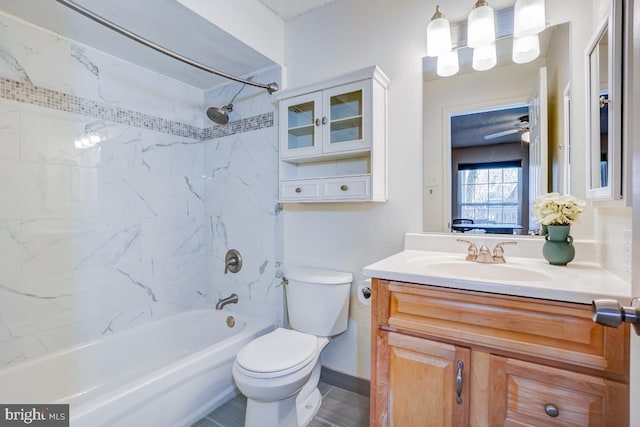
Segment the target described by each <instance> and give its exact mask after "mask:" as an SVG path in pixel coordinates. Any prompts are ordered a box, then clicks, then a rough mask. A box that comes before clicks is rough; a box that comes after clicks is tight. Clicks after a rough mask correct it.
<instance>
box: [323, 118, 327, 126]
mask: <svg viewBox="0 0 640 427" xmlns="http://www.w3.org/2000/svg"><path fill="white" fill-rule="evenodd" d="M322 124H323V125H326V124H327V116H323V117H322Z"/></svg>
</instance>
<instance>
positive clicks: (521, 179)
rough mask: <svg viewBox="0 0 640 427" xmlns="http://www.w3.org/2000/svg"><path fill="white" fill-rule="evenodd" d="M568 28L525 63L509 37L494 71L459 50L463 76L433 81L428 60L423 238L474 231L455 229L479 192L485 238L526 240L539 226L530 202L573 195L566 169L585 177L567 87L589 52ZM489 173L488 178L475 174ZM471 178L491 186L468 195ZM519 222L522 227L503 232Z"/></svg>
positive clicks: (547, 36)
mask: <svg viewBox="0 0 640 427" xmlns="http://www.w3.org/2000/svg"><path fill="white" fill-rule="evenodd" d="M584 18H585V20H586V19H588V18H590V17H586V16H585V17H584ZM571 25H572V23H570V22H565V23H563V24H559V25H555V26H552V27H549V28H547V29H546V30H545V31H543V33H541V35H540V50H541V55H540V57H539V58H537V59H536V60H534V61H532V62H530V63H527V64H515V63H513V61H512V58H511V48H512V39H510V38H507V39H502V40H499V41H498V42H497V43H496V47H497V51H498V64H497V66H496V67H494V68H493V69H491V70H488V71H483V72H477V71H473V70H471V66H470V65H465V62H467V61H468V62H469V64H470V62H471V59H470V56H471V53H472V52H471V50H470V49H466V48H465V49H461V50H460V52H459V54H460V63H461V65H460V72H459V73H458V74H457V75H455V76H452V77H446V78H442V77H438V76H437V75H436V73H435V59H434V58H425V59H424V60H423V72H424V74H423V75H424V81H423V124H424V134H423V138H424V161H423V165H424V200H423V212H424V230H425V231H445V232H449V231H451V230H452V229H453V228H461V227H462V228H469V227H464V226H459V225H456V226H455V227H454V226H452V222H453V220H456V219H461V218H462V219H467V218H465V217H466V216H467V215H466V212H470V211H469V204H468V203H467V205H466V206H463V205H464V204H465V201H464V200H463V199H464V198H465V196H464V195H465V192H467V193H468V192H469V191H472V192H474V193H475V194H480V193H481V194H482V197H484V199H479V200H476V201H472V204H473V203H476V204H477V205H480V204H482V205H483V206H479V210H476V212H475V213H476V217H478V216H479V217H480V218H481V219H480V220H479V222H480V223H483V224H484V223H486V224H487V226H486V227H485V229H482V231H484V232H491V233H495V232H500V233H506V234H527V233H528V232H529V231H530V230H535V229H537V228H538V227H539V226H538V225H537V224H535V222H534V219H533V215H532V212H531V209H530V206H531V205H532V200H534V199H535V197H536V196H537V195H538V194H541V193H546V192H547V191H552V190H553V191H559V192H563V193H565V192H568V191H569V190H568V188H569V177H568V170H569V166H571V168H572V170H574V169H576V168H579V167H580V166H582V168H583V169H582V170H583V171H584V166H583V165H578V164H575V165H574V164H571V165H570V164H569V163H570V158H569V135H570V134H571V133H572V132H571V113H570V111H569V105H570V103H571V102H570V99H571V89H570V88H572V87H573V85H575V84H576V82H573V81H572V80H573V76H574V73H573V71H574V70H575V69H576V68H577V67H576V63H578V64H580V65H581V64H582V50H583V48H581V49H580V51H579V52H577V53H576V54H575V55H574V56H572V55H571ZM582 46H584V44H583V45H582ZM465 56H468V57H469V58H466V57H465ZM574 58H575V60H574ZM577 84H578V85H580V86H581V87H584V83H583V82H579V83H577ZM541 89H542V90H541ZM545 98H546V100H545ZM543 107H548V108H543ZM459 122H462V123H459ZM455 128H458V129H460V128H462V129H465V128H466V129H467V131H466V134H467V136H463V137H462V139H466V140H467V141H464V142H461V141H459V139H460V138H458V137H457V136H456V132H457V131H456V129H455ZM544 137H546V139H545V138H544ZM532 147H533V148H535V149H534V150H532V149H531V148H532ZM461 159H462V160H461ZM483 168H485V169H487V171H486V172H485V171H481V172H476V171H477V170H480V169H483ZM471 175H477V176H474V177H473V179H474V182H475V183H478V182H482V183H484V181H486V182H487V183H488V184H489V186H488V188H487V189H481V188H479V187H478V188H476V189H475V190H471V188H472V187H471V186H469V185H466V184H469V176H471ZM485 175H486V180H485ZM463 180H464V182H463V184H461V182H462V181H463ZM493 184H495V185H493ZM496 190H499V191H501V192H502V194H503V196H504V197H503V200H498V199H500V197H497V196H496ZM583 191H584V190H583ZM507 193H508V195H507ZM485 194H486V196H485ZM578 195H581V193H578ZM461 201H462V202H461ZM467 202H468V200H467ZM498 204H502V206H497V205H498ZM508 204H509V205H510V206H507V205H508ZM475 208H478V206H476V207H475ZM514 218H515V219H514ZM475 222H476V223H477V222H478V221H475ZM513 222H515V223H516V226H513V227H512V226H508V227H507V226H505V227H499V226H498V225H500V224H502V225H508V223H513ZM493 224H496V225H493ZM474 226H475V225H474ZM465 231H466V232H469V231H470V230H465Z"/></svg>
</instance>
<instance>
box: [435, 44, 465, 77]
mask: <svg viewBox="0 0 640 427" xmlns="http://www.w3.org/2000/svg"><path fill="white" fill-rule="evenodd" d="M458 71H460V64H459V62H458V51H457V50H452V51H451V52H449V53H446V54H444V55H440V56H439V57H438V65H437V67H436V72H437V73H438V75H439V76H440V77H449V76H453V75H454V74H456V73H457V72H458Z"/></svg>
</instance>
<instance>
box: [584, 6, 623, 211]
mask: <svg viewBox="0 0 640 427" xmlns="http://www.w3.org/2000/svg"><path fill="white" fill-rule="evenodd" d="M621 9H622V8H621V7H619V1H612V2H611V9H610V12H609V15H608V16H607V17H605V18H604V19H603V20H602V22H601V23H600V25H599V26H598V27H597V29H596V31H595V32H594V34H593V37H592V39H591V41H590V42H589V44H588V46H587V49H586V51H585V62H586V77H587V78H586V93H587V106H588V107H587V109H588V114H587V127H588V133H587V147H586V150H587V153H588V163H587V168H588V170H587V192H586V196H587V198H589V199H594V200H617V199H620V198H621V197H622V138H621V134H622V126H621V113H622V111H621V105H622V103H621V95H622V91H621V84H622V82H621V81H620V80H621V79H619V76H620V75H621V68H622V67H621V63H622V61H621V55H620V53H621V39H620V38H621V21H622V10H621Z"/></svg>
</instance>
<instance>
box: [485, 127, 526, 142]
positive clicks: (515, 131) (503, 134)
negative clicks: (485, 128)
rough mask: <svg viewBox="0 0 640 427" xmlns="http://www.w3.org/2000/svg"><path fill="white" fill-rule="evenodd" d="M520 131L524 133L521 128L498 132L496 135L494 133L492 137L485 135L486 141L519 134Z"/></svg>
mask: <svg viewBox="0 0 640 427" xmlns="http://www.w3.org/2000/svg"><path fill="white" fill-rule="evenodd" d="M520 131H522V129H520V128H518V129H509V130H503V131H502V132H496V133H492V134H491V135H485V136H484V139H485V140H488V139H494V138H500V137H501V136H507V135H511V134H512V133H518V132H520Z"/></svg>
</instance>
